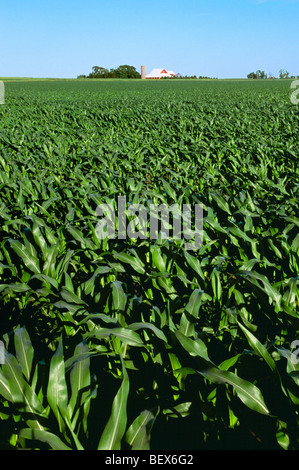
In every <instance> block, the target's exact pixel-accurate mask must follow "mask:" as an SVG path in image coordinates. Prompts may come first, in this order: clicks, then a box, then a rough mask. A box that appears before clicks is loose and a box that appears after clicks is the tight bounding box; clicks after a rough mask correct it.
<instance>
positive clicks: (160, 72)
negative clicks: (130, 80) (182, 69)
mask: <svg viewBox="0 0 299 470" xmlns="http://www.w3.org/2000/svg"><path fill="white" fill-rule="evenodd" d="M173 75H174V72H173V71H169V70H166V69H153V70H152V71H151V73H149V74H148V75H146V78H162V77H172V76H173Z"/></svg>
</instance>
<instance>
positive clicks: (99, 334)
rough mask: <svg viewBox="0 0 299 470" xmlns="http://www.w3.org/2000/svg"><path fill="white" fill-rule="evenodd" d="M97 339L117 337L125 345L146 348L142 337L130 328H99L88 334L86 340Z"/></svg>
mask: <svg viewBox="0 0 299 470" xmlns="http://www.w3.org/2000/svg"><path fill="white" fill-rule="evenodd" d="M93 336H94V337H96V338H99V339H101V338H107V337H109V336H116V337H117V338H119V339H120V340H121V341H122V342H123V343H125V344H128V345H130V346H137V347H141V346H144V344H143V341H142V340H141V338H140V336H139V335H138V334H137V333H135V331H132V330H130V329H128V328H99V327H96V328H95V329H94V330H92V332H91V333H87V334H86V336H85V337H86V338H90V337H93Z"/></svg>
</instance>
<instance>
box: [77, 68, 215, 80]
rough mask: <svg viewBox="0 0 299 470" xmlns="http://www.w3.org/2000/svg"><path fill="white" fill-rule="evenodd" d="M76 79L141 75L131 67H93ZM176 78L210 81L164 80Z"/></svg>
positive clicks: (135, 76)
mask: <svg viewBox="0 0 299 470" xmlns="http://www.w3.org/2000/svg"><path fill="white" fill-rule="evenodd" d="M77 78H141V74H140V73H139V72H138V71H137V70H136V68H135V67H133V65H120V66H119V67H117V68H116V69H110V70H108V69H106V68H105V67H99V66H98V65H95V66H94V67H92V72H91V73H90V74H89V75H78V77H77ZM176 78H184V79H185V78H189V79H210V78H211V77H204V76H201V75H200V76H199V77H197V76H196V75H181V74H180V73H178V74H176V75H175V76H174V77H167V78H166V77H165V78H164V80H174V79H176Z"/></svg>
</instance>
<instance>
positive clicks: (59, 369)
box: [47, 337, 68, 432]
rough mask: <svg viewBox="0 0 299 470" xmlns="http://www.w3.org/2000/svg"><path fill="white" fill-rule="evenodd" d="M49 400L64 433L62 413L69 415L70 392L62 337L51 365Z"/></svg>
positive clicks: (48, 389) (48, 388)
mask: <svg viewBox="0 0 299 470" xmlns="http://www.w3.org/2000/svg"><path fill="white" fill-rule="evenodd" d="M47 398H48V403H49V405H50V407H51V409H52V411H53V413H54V415H55V416H56V419H57V421H58V424H59V429H60V431H61V432H63V431H64V429H65V423H64V421H63V419H62V416H61V412H62V413H64V414H65V415H66V414H67V403H68V391H67V384H66V379H65V364H64V356H63V345H62V337H60V339H59V342H58V346H57V350H56V352H55V354H54V355H53V357H52V359H51V363H50V371H49V380H48V387H47ZM60 410H61V411H60Z"/></svg>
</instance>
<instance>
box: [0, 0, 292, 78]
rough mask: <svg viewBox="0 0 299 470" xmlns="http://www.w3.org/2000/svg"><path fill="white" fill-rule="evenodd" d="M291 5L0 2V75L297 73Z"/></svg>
mask: <svg viewBox="0 0 299 470" xmlns="http://www.w3.org/2000/svg"><path fill="white" fill-rule="evenodd" d="M298 24H299V0H44V1H41V0H9V1H7V2H6V1H4V0H0V76H2V77H8V76H11V77H57V78H60V77H61V78H72V77H76V76H77V75H79V74H88V73H89V72H90V71H91V69H92V67H93V66H94V65H99V66H102V67H106V68H108V69H110V68H112V67H113V68H114V67H118V66H119V65H122V64H129V65H133V66H134V67H136V69H137V70H140V66H141V65H146V68H147V72H149V71H150V70H151V69H152V68H156V67H165V68H168V69H171V70H174V71H175V72H180V73H181V74H183V75H193V74H195V75H205V76H211V77H218V78H245V77H246V76H247V74H248V73H249V72H252V71H256V70H258V69H261V70H265V72H267V73H272V74H273V75H275V76H278V72H279V70H280V69H281V68H282V69H286V70H288V71H289V72H290V74H291V75H299V60H298V59H299V38H298Z"/></svg>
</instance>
